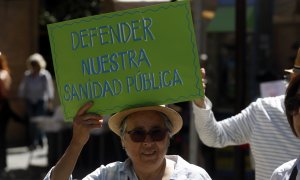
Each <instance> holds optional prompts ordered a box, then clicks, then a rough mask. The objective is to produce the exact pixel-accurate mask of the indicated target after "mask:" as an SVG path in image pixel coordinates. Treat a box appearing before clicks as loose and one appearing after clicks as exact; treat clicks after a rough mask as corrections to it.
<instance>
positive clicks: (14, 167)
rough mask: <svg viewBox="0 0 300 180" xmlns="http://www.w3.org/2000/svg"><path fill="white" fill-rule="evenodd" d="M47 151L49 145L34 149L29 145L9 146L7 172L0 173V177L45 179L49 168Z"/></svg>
mask: <svg viewBox="0 0 300 180" xmlns="http://www.w3.org/2000/svg"><path fill="white" fill-rule="evenodd" d="M45 144H46V143H45ZM47 151H48V147H47V145H44V146H43V147H38V148H36V149H34V150H30V149H29V148H28V147H17V148H8V149H7V155H8V156H7V168H6V172H5V173H2V174H1V175H0V179H1V180H11V179H13V180H36V179H43V177H44V175H45V174H46V172H47V170H48V162H47Z"/></svg>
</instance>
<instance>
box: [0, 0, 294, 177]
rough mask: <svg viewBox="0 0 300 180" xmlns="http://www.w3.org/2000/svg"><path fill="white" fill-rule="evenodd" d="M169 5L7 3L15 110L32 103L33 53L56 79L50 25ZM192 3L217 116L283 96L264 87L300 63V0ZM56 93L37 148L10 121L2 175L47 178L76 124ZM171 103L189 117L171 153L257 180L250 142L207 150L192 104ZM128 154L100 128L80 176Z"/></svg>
mask: <svg viewBox="0 0 300 180" xmlns="http://www.w3.org/2000/svg"><path fill="white" fill-rule="evenodd" d="M164 2H170V1H169V0H147V1H146V0H144V1H143V0H64V1H60V0H0V51H2V52H4V53H5V54H6V55H7V57H8V63H9V66H10V68H11V74H12V78H13V81H12V90H11V92H10V94H9V100H10V105H11V107H12V109H13V110H14V111H15V112H16V113H17V114H18V115H20V116H21V117H23V115H24V109H25V107H24V103H23V101H22V100H21V99H20V98H19V97H18V86H19V84H20V82H21V80H22V77H23V74H24V71H25V70H26V69H27V66H26V60H27V57H28V56H29V55H30V54H32V53H35V52H39V53H40V54H42V55H43V56H44V57H45V60H46V61H47V70H48V71H49V72H50V73H51V75H52V77H53V80H54V83H55V74H54V69H53V64H52V57H51V49H50V44H49V38H48V32H47V27H46V26H47V24H49V23H55V22H60V21H65V20H70V19H74V18H80V17H85V16H90V15H96V14H102V13H107V12H114V11H119V10H123V9H130V8H136V7H142V6H148V5H152V4H157V3H164ZM190 2H191V8H192V13H193V20H194V27H195V34H196V38H197V43H198V52H199V61H200V64H201V66H202V67H204V68H205V69H206V74H207V88H206V95H207V96H208V97H209V98H210V99H211V101H212V102H213V104H214V109H213V110H214V112H215V116H216V119H223V118H226V117H229V116H231V115H234V114H236V113H237V112H239V111H240V110H241V109H243V108H244V107H246V106H247V105H248V104H249V103H250V102H252V101H253V100H255V99H257V98H258V97H262V96H273V95H278V94H282V93H284V92H283V91H278V92H277V91H276V92H270V88H268V86H267V87H266V86H264V85H266V83H272V82H282V81H284V78H285V74H284V71H283V70H284V69H289V68H291V67H292V66H293V62H294V59H295V56H296V54H297V50H298V48H299V45H300V33H299V32H300V0H263V1H261V0H236V1H235V0H190ZM279 86H280V85H279ZM270 87H271V89H272V87H273V86H270ZM279 89H280V88H279ZM55 93H56V94H55V100H54V110H53V112H52V113H51V114H49V116H48V117H45V118H44V119H42V120H41V119H39V120H36V121H37V123H38V124H39V126H40V127H41V128H42V129H44V130H45V132H46V134H47V136H46V137H47V138H46V139H45V142H44V145H43V146H41V147H38V148H36V149H30V148H29V146H28V129H27V128H26V126H25V125H24V124H22V123H18V122H15V121H10V122H9V125H8V129H7V132H6V135H7V136H6V139H7V140H6V141H7V145H8V147H7V152H8V156H9V157H8V167H7V169H6V174H5V175H3V177H5V178H2V177H0V178H2V179H41V178H42V177H43V176H44V175H45V173H46V172H47V171H48V170H49V168H50V167H52V166H53V165H54V163H55V162H56V161H57V160H58V158H59V157H60V156H61V155H62V153H63V152H64V149H65V148H66V145H67V144H68V143H69V140H70V136H71V125H70V124H68V123H65V122H63V117H62V114H61V109H60V102H59V98H58V95H57V91H56V92H55ZM170 106H171V107H173V108H174V109H175V110H177V111H178V112H180V113H181V114H182V116H183V118H184V122H185V123H184V127H183V129H182V130H181V131H180V133H179V134H177V135H176V136H175V137H174V138H173V141H172V142H171V147H170V148H169V149H170V152H169V153H170V154H174V153H176V154H179V155H181V156H182V157H183V158H185V159H186V160H188V161H190V162H192V163H194V164H197V165H200V166H202V167H203V168H205V169H206V170H207V172H208V173H209V174H210V176H211V177H213V179H254V172H253V168H252V167H253V162H252V160H251V151H250V149H249V146H248V145H247V144H245V145H242V146H238V147H227V148H223V149H214V148H209V147H206V146H205V145H203V144H202V143H201V142H200V140H199V138H198V137H197V135H196V134H195V129H194V125H193V116H192V114H191V103H190V102H181V103H176V104H173V105H170ZM0 143H1V142H0ZM125 158H126V155H125V154H124V152H123V150H122V148H121V145H120V142H119V139H118V137H116V136H115V135H114V134H113V133H111V132H110V131H108V130H107V127H105V128H104V129H103V130H101V131H97V132H96V131H95V132H93V134H92V137H91V139H90V141H89V143H88V144H87V146H86V147H85V149H84V151H83V153H82V155H81V156H80V159H79V161H78V164H77V166H76V169H75V173H74V175H75V177H76V178H82V176H83V175H84V174H86V173H87V172H90V171H91V170H93V169H95V168H97V167H98V166H99V165H100V164H107V163H109V162H111V161H117V160H120V161H122V160H124V159H125Z"/></svg>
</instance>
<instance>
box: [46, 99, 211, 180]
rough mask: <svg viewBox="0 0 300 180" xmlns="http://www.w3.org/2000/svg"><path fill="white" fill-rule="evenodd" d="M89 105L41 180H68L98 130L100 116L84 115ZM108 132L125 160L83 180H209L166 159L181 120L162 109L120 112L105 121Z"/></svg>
mask: <svg viewBox="0 0 300 180" xmlns="http://www.w3.org/2000/svg"><path fill="white" fill-rule="evenodd" d="M91 107H92V103H87V104H85V105H84V106H83V107H81V108H80V109H79V110H78V112H77V115H76V117H75V118H74V122H73V137H72V140H71V142H70V144H69V147H68V148H67V150H66V151H65V153H64V155H63V156H62V157H61V159H60V160H59V161H58V163H57V164H56V165H55V166H54V167H53V168H52V169H51V170H50V171H49V172H48V174H47V175H46V177H45V180H48V179H51V180H52V179H59V180H61V179H68V178H69V177H72V176H71V174H72V171H73V169H74V167H75V165H76V162H77V159H78V157H79V155H80V152H81V150H82V148H83V147H84V145H85V144H86V143H87V141H88V139H89V134H90V131H91V130H92V129H95V128H100V127H101V126H102V123H103V119H102V116H100V115H97V114H93V113H87V110H88V109H89V108H91ZM108 125H109V128H110V129H111V130H112V131H113V132H114V133H116V134H117V135H118V136H119V137H120V139H121V142H122V146H123V148H124V149H125V151H126V153H127V155H128V159H127V160H126V161H125V162H113V163H110V164H108V165H106V166H105V165H101V166H100V167H99V168H98V169H96V170H95V171H94V172H92V173H91V174H89V175H87V176H86V177H85V178H84V179H105V180H107V179H126V180H127V179H130V180H133V179H136V180H138V179H155V180H157V179H198V180H201V179H211V178H210V177H209V175H208V174H207V172H206V171H205V170H204V169H202V168H201V167H198V166H196V165H193V164H190V163H188V162H186V161H185V160H184V159H182V158H181V157H180V156H178V155H166V153H167V151H168V146H169V144H170V138H171V137H172V136H173V135H174V134H176V133H177V132H178V131H179V130H180V129H181V127H182V118H181V116H180V115H179V114H178V113H177V112H176V111H174V110H173V109H170V108H167V107H165V106H147V107H140V108H134V109H129V110H124V111H122V112H118V113H116V114H115V115H113V116H112V117H111V118H110V119H109V120H108Z"/></svg>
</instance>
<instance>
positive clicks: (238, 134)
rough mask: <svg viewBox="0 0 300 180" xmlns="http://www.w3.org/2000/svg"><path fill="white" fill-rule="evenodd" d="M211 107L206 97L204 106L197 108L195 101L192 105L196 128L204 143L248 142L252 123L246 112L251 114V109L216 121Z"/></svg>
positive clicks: (224, 144)
mask: <svg viewBox="0 0 300 180" xmlns="http://www.w3.org/2000/svg"><path fill="white" fill-rule="evenodd" d="M211 108H212V104H211V102H210V101H209V100H208V99H207V98H206V99H205V108H199V107H198V106H197V105H196V104H195V103H194V105H193V112H194V115H195V126H196V130H197V133H198V135H199V137H200V139H201V140H202V142H203V143H204V144H206V145H207V146H211V147H225V146H228V145H240V144H245V143H248V141H249V137H250V134H251V128H250V124H251V123H252V121H251V120H250V119H249V118H248V114H251V112H250V111H251V109H247V110H246V111H244V112H242V113H239V114H237V115H235V116H232V117H230V118H227V119H224V120H221V121H219V122H217V121H216V119H215V117H214V114H213V112H212V111H211Z"/></svg>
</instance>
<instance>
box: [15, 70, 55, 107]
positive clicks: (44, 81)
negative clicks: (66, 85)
mask: <svg viewBox="0 0 300 180" xmlns="http://www.w3.org/2000/svg"><path fill="white" fill-rule="evenodd" d="M19 95H20V97H23V98H26V99H28V100H29V101H30V102H31V103H36V102H37V101H38V100H44V101H48V100H49V99H53V98H54V85H53V81H52V76H51V74H50V73H49V71H47V70H46V69H41V70H40V72H39V74H38V75H37V76H33V75H32V74H31V71H26V72H25V74H24V78H23V80H22V82H21V84H20V87H19Z"/></svg>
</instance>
